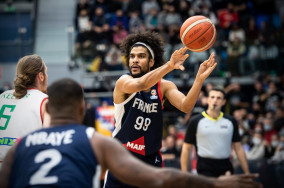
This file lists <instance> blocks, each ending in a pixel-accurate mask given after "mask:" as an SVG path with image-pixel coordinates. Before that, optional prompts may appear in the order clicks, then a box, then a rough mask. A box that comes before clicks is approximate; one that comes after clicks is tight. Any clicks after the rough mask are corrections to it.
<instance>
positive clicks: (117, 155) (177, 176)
mask: <svg viewBox="0 0 284 188" xmlns="http://www.w3.org/2000/svg"><path fill="white" fill-rule="evenodd" d="M48 95H49V101H48V103H47V109H46V110H47V112H48V113H49V114H50V116H51V127H50V128H46V129H41V130H38V131H35V132H33V133H30V134H28V135H27V136H25V137H24V138H23V139H21V140H20V141H19V142H18V143H17V144H16V145H14V146H13V147H12V149H11V150H10V151H9V152H8V154H7V156H6V158H5V160H4V163H3V166H2V168H1V171H0V185H1V187H3V188H4V187H33V186H36V187H38V186H41V187H68V188H70V187H99V186H100V185H99V179H100V173H101V171H104V170H105V169H107V168H108V169H109V170H110V172H111V173H113V174H114V175H115V176H116V177H117V178H118V179H119V180H120V181H122V182H125V183H127V184H130V185H134V186H139V187H147V188H151V187H163V188H166V187H179V188H182V187H198V188H202V187H224V188H225V187H231V188H237V187H242V188H256V187H261V185H259V184H258V183H256V182H254V181H253V180H252V178H255V177H256V175H239V176H228V177H225V176H224V177H222V178H220V179H215V178H205V177H203V176H195V175H191V174H188V173H184V172H181V171H179V170H177V169H170V168H164V169H161V168H155V167H151V166H150V165H147V164H145V163H143V162H141V161H140V160H138V159H136V158H135V157H133V156H132V155H131V154H130V153H129V152H128V151H127V149H125V148H124V147H123V146H122V145H121V144H120V143H119V142H118V141H116V140H115V139H112V138H108V137H105V136H103V135H100V134H99V133H96V132H95V131H94V129H93V128H91V127H86V126H83V125H80V123H81V122H82V120H83V117H84V111H85V110H84V98H83V97H84V96H83V91H82V88H81V87H80V85H79V84H78V83H76V82H74V81H73V80H70V79H62V80H59V81H56V82H54V83H53V84H52V85H51V86H50V87H49V88H48Z"/></svg>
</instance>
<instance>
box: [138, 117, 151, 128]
mask: <svg viewBox="0 0 284 188" xmlns="http://www.w3.org/2000/svg"><path fill="white" fill-rule="evenodd" d="M150 124H151V119H150V118H145V119H144V117H142V116H138V117H137V118H136V124H135V125H134V128H135V129H136V130H141V129H143V131H147V130H148V127H149V125H150Z"/></svg>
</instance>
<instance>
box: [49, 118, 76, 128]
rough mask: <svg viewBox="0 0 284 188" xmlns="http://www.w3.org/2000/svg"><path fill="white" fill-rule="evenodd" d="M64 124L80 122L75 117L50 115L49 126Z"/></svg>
mask: <svg viewBox="0 0 284 188" xmlns="http://www.w3.org/2000/svg"><path fill="white" fill-rule="evenodd" d="M64 124H66V125H67V124H81V122H80V121H79V120H78V119H77V118H75V117H69V116H66V117H62V116H61V117H52V118H51V121H50V125H51V126H58V125H64Z"/></svg>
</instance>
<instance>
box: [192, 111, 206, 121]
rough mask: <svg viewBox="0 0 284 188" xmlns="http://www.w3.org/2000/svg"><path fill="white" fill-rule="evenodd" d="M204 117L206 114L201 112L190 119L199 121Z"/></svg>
mask: <svg viewBox="0 0 284 188" xmlns="http://www.w3.org/2000/svg"><path fill="white" fill-rule="evenodd" d="M202 118H204V116H203V115H202V114H201V113H199V114H195V115H193V116H192V118H191V119H190V120H191V121H199V120H201V119H202Z"/></svg>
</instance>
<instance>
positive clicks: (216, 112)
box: [206, 109, 221, 119]
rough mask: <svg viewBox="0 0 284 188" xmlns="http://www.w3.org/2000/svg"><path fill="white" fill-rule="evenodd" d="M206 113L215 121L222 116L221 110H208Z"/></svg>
mask: <svg viewBox="0 0 284 188" xmlns="http://www.w3.org/2000/svg"><path fill="white" fill-rule="evenodd" d="M206 113H207V115H208V116H210V117H212V118H214V119H217V118H218V117H219V116H220V113H221V111H220V110H211V109H208V110H206Z"/></svg>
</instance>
